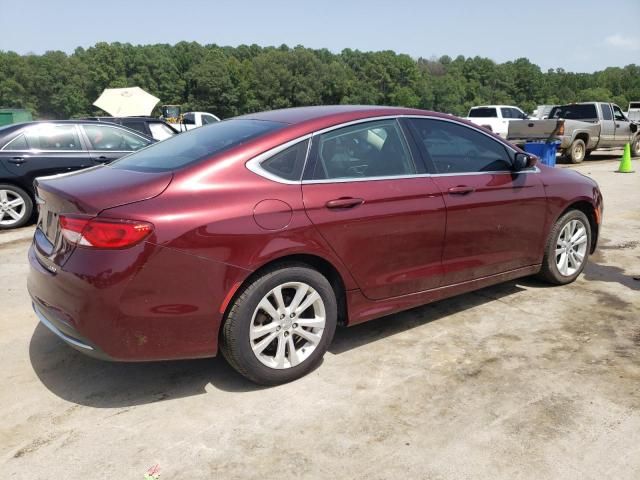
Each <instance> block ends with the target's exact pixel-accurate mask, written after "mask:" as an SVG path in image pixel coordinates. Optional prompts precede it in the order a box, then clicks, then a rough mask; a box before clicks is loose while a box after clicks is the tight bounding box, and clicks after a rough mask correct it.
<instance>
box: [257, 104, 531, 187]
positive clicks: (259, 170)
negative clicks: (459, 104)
mask: <svg viewBox="0 0 640 480" xmlns="http://www.w3.org/2000/svg"><path fill="white" fill-rule="evenodd" d="M400 118H417V119H427V120H439V121H443V122H450V123H454V124H456V125H461V126H463V127H467V128H469V129H471V130H475V131H476V132H479V133H481V134H483V135H485V136H486V137H489V138H490V139H491V140H493V141H494V142H497V143H499V144H501V145H502V146H503V147H505V149H506V150H510V151H511V152H513V153H518V150H516V149H515V148H514V147H512V146H511V145H510V144H507V143H503V142H500V141H499V140H497V139H496V138H495V137H494V136H493V135H491V134H490V133H489V132H487V131H486V130H484V129H483V128H482V127H479V126H474V125H468V124H466V123H463V122H460V121H458V120H456V119H453V118H443V117H435V116H433V115H410V114H403V115H381V116H377V117H367V118H359V119H357V120H351V121H349V122H344V123H340V124H338V125H332V126H330V127H326V128H323V129H320V130H316V131H314V132H311V133H307V134H304V135H302V136H300V137H296V138H294V139H293V140H289V141H288V142H286V143H283V144H282V145H278V146H277V147H273V148H271V149H269V150H267V151H265V152H263V153H261V154H259V155H257V156H255V157H253V158H252V159H250V160H249V161H247V162H246V163H245V166H246V167H247V168H248V169H249V170H251V171H252V172H253V173H255V174H257V175H260V176H261V177H264V178H267V179H269V180H272V181H274V182H277V183H283V184H286V185H311V184H314V183H346V182H369V181H377V180H403V179H407V178H421V177H452V176H462V175H497V174H506V173H509V174H514V173H518V174H520V173H540V169H539V168H538V167H534V168H533V169H527V170H521V171H519V172H514V171H513V170H497V171H490V172H456V173H416V174H411V175H389V176H384V177H357V178H329V179H322V180H286V179H284V178H281V177H278V176H277V175H274V174H272V173H270V172H267V171H266V170H264V169H263V168H262V167H261V166H260V164H261V163H262V162H263V161H265V160H267V159H268V158H270V157H271V156H273V155H276V154H278V153H280V152H281V151H283V150H286V149H287V148H289V147H291V146H293V145H295V144H297V143H299V142H302V141H305V140H307V139H311V140H312V141H313V137H315V136H317V135H322V134H323V133H326V132H331V131H333V130H337V129H339V128H343V127H349V126H351V125H357V124H360V123H367V122H375V121H380V120H390V119H391V120H398V119H400ZM401 130H402V129H401ZM403 134H404V132H403ZM405 141H406V138H405ZM311 143H312V142H309V145H308V146H307V154H306V156H305V160H304V166H303V169H302V171H303V173H304V170H305V168H306V166H307V162H308V161H309V152H310V150H311Z"/></svg>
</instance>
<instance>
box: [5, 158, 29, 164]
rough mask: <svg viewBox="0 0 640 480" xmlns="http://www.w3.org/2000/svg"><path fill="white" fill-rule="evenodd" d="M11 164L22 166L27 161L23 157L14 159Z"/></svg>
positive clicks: (11, 159) (10, 161)
mask: <svg viewBox="0 0 640 480" xmlns="http://www.w3.org/2000/svg"><path fill="white" fill-rule="evenodd" d="M8 161H9V163H13V164H14V165H22V164H23V163H24V162H26V160H25V159H24V158H23V157H12V158H10V159H9V160H8Z"/></svg>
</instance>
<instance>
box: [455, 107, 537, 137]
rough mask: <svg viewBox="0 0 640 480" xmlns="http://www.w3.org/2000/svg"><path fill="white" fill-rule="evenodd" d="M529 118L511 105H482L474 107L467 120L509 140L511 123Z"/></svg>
mask: <svg viewBox="0 0 640 480" xmlns="http://www.w3.org/2000/svg"><path fill="white" fill-rule="evenodd" d="M527 118H529V117H528V116H527V114H526V113H524V112H523V111H522V110H521V109H520V108H518V107H514V106H511V105H481V106H477V107H472V108H471V109H470V110H469V113H468V114H467V118H466V119H467V120H469V121H470V122H473V123H475V124H476V125H480V126H481V127H484V128H486V129H487V130H490V131H492V132H493V133H495V134H496V135H499V136H501V137H502V138H507V132H508V130H509V122H511V121H512V120H525V119H527Z"/></svg>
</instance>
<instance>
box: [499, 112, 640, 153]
mask: <svg viewBox="0 0 640 480" xmlns="http://www.w3.org/2000/svg"><path fill="white" fill-rule="evenodd" d="M638 127H639V125H638V124H637V123H634V122H631V121H630V120H629V119H628V118H627V117H626V116H625V114H624V113H623V112H622V110H621V109H620V107H618V106H617V105H615V104H613V103H602V102H587V103H572V104H570V105H559V106H555V107H553V108H552V109H551V112H549V118H548V119H546V120H521V121H518V122H510V123H509V130H508V132H507V140H509V141H510V142H511V143H515V144H516V145H520V146H521V145H524V144H525V143H526V142H528V141H559V142H560V146H559V150H560V153H561V154H562V155H563V156H565V157H566V158H567V159H568V160H570V161H571V163H580V162H582V161H583V160H584V159H585V158H586V157H587V156H588V155H589V154H590V153H591V152H592V151H594V150H607V149H614V148H620V147H623V146H624V145H625V144H627V143H630V144H631V154H632V155H633V156H634V157H637V156H640V132H638Z"/></svg>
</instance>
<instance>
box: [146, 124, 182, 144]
mask: <svg viewBox="0 0 640 480" xmlns="http://www.w3.org/2000/svg"><path fill="white" fill-rule="evenodd" d="M149 130H151V136H153V138H155V139H156V140H164V139H166V138H169V137H173V136H174V135H175V134H176V132H174V131H173V130H171V129H170V128H169V127H168V126H166V125H165V124H164V123H160V122H157V123H156V122H153V123H150V124H149Z"/></svg>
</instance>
